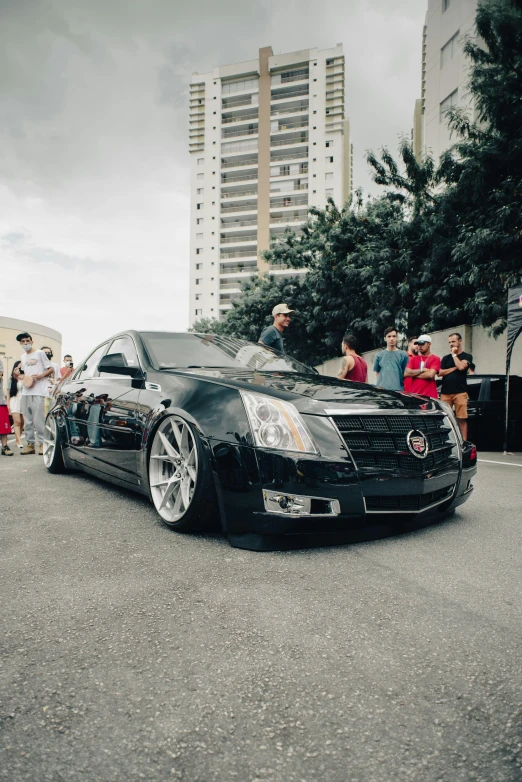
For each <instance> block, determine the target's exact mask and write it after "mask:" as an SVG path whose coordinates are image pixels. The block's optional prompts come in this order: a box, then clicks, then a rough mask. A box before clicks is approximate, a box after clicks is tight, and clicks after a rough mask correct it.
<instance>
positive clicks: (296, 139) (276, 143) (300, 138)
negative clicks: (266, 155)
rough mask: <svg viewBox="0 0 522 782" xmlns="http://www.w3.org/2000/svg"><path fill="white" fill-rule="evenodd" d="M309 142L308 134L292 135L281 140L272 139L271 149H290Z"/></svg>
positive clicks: (282, 137)
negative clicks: (292, 145) (289, 147)
mask: <svg viewBox="0 0 522 782" xmlns="http://www.w3.org/2000/svg"><path fill="white" fill-rule="evenodd" d="M307 142H308V133H292V134H291V135H289V136H281V137H280V138H270V146H271V147H288V146H290V145H291V144H306V143H307Z"/></svg>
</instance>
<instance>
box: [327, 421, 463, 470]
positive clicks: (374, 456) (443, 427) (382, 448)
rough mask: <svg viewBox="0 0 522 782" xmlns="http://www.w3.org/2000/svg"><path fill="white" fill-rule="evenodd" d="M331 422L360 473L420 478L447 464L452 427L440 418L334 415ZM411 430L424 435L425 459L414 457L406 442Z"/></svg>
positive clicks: (449, 454) (450, 452)
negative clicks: (391, 472) (392, 473)
mask: <svg viewBox="0 0 522 782" xmlns="http://www.w3.org/2000/svg"><path fill="white" fill-rule="evenodd" d="M333 420H334V421H335V424H336V426H337V428H338V429H339V432H340V433H341V436H342V438H343V440H344V442H345V444H346V446H347V447H348V448H349V449H350V452H351V454H352V456H353V459H354V461H355V463H356V465H357V467H359V468H361V469H373V470H375V469H378V470H395V471H401V472H409V473H414V474H417V475H421V474H423V473H426V472H430V471H431V470H433V469H435V468H438V467H441V466H444V465H445V464H449V463H450V462H451V461H452V458H453V455H454V454H453V453H452V452H453V449H454V448H455V443H454V442H452V439H451V435H452V430H451V427H450V425H449V423H448V421H447V419H446V416H444V415H443V414H442V413H441V414H440V415H438V414H437V415H432V414H429V415H393V414H390V415H353V416H350V415H342V416H341V415H336V416H333ZM412 429H416V430H418V431H420V432H422V433H423V434H425V436H426V438H427V440H428V446H429V447H428V455H427V456H426V458H425V459H418V458H417V457H415V456H413V455H412V454H411V453H410V451H409V449H408V444H407V440H406V435H407V434H408V432H410V431H411V430H412Z"/></svg>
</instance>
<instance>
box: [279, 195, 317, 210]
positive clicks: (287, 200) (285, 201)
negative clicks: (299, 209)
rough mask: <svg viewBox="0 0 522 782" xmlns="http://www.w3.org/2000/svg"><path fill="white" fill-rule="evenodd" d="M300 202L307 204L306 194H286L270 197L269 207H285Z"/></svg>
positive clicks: (297, 204) (296, 204)
mask: <svg viewBox="0 0 522 782" xmlns="http://www.w3.org/2000/svg"><path fill="white" fill-rule="evenodd" d="M301 204H306V205H307V206H308V196H304V195H298V196H294V195H286V196H284V197H281V196H280V197H278V198H271V199H270V208H271V209H286V207H288V206H293V207H295V206H301Z"/></svg>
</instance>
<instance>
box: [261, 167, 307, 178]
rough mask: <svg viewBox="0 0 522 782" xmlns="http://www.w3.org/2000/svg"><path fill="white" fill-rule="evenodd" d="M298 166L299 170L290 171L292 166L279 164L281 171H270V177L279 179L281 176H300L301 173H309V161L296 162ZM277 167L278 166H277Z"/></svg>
mask: <svg viewBox="0 0 522 782" xmlns="http://www.w3.org/2000/svg"><path fill="white" fill-rule="evenodd" d="M296 166H298V170H297V171H295V170H294V171H290V166H288V165H286V166H279V172H278V173H277V174H276V173H274V172H273V171H270V179H271V180H272V179H277V178H279V177H289V176H296V175H297V176H300V175H301V174H308V163H296ZM276 168H277V166H276Z"/></svg>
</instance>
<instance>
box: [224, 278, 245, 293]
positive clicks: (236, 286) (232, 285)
mask: <svg viewBox="0 0 522 782" xmlns="http://www.w3.org/2000/svg"><path fill="white" fill-rule="evenodd" d="M240 290H241V283H240V282H239V280H238V281H237V282H224V283H222V284H221V285H220V286H219V292H220V293H221V291H240Z"/></svg>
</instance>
